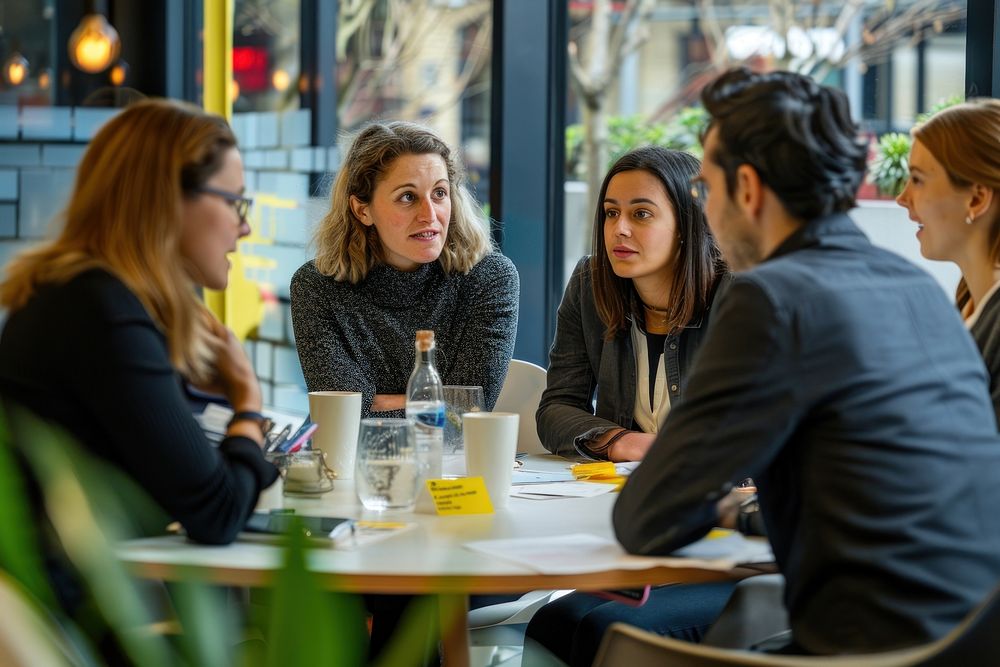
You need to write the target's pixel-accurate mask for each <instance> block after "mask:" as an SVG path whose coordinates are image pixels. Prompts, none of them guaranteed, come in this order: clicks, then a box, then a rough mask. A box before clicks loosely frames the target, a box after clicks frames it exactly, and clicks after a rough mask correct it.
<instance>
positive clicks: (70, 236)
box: [0, 100, 236, 381]
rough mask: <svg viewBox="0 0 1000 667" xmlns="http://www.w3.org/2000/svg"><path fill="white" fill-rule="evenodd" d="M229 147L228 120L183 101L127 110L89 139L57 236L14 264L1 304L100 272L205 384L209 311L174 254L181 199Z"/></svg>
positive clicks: (11, 305)
mask: <svg viewBox="0 0 1000 667" xmlns="http://www.w3.org/2000/svg"><path fill="white" fill-rule="evenodd" d="M235 146H236V138H235V137H234V136H233V133H232V131H231V130H230V129H229V126H228V125H227V124H226V121H225V120H223V119H222V118H220V117H219V116H215V115H212V114H208V113H206V112H204V111H202V110H201V109H199V108H198V107H195V106H192V105H190V104H186V103H182V102H176V101H170V100H146V101H141V102H137V103H135V104H133V105H132V106H130V107H129V108H128V109H126V110H125V111H122V112H121V113H120V114H118V115H117V116H115V117H114V118H113V119H111V120H110V121H108V123H107V124H106V125H105V126H104V127H103V128H102V129H101V130H100V131H99V132H98V133H97V136H95V137H94V139H93V141H91V143H90V146H88V148H87V151H86V153H85V154H84V156H83V160H82V161H81V162H80V165H79V167H78V169H77V175H76V182H75V184H74V188H73V193H72V196H71V197H70V201H69V205H68V206H67V208H66V210H65V212H64V213H63V215H62V217H63V218H64V225H63V228H62V231H61V232H60V233H59V235H58V236H57V237H56V238H55V239H54V240H52V241H49V242H47V243H45V244H43V245H41V246H39V247H36V248H32V249H30V250H28V251H26V252H24V253H22V254H21V255H19V256H18V257H17V258H15V259H14V260H13V261H12V262H11V264H10V265H9V267H8V269H7V276H6V279H5V280H4V282H3V283H2V284H0V305H2V306H4V307H6V308H8V309H10V310H17V309H19V308H21V307H23V306H24V305H25V304H26V303H27V302H28V300H29V299H30V298H31V296H32V295H33V294H34V293H35V292H36V291H37V289H38V288H39V287H40V286H43V285H47V284H60V283H64V282H66V281H68V280H70V279H71V278H73V277H74V276H76V275H78V274H79V273H81V272H83V271H85V270H87V269H91V268H102V269H105V270H107V271H109V272H111V273H112V274H114V275H115V276H117V277H118V278H119V279H120V280H121V281H122V282H124V283H125V284H126V285H127V286H128V288H129V289H130V290H131V291H132V292H133V293H134V294H135V295H136V297H137V298H138V299H139V300H140V301H141V302H142V304H143V306H144V307H145V308H146V310H147V311H148V313H149V315H150V317H152V318H153V320H154V321H155V322H156V323H157V325H158V326H159V327H160V328H161V329H162V330H163V332H164V333H165V335H166V338H167V346H168V349H169V352H170V360H171V362H172V363H173V365H174V367H175V368H177V370H178V371H180V372H181V373H182V374H184V375H185V376H187V377H188V378H190V379H192V380H194V381H201V380H206V379H209V374H210V361H211V353H210V352H209V348H208V345H207V340H208V338H207V337H208V322H207V318H210V317H211V315H210V314H209V312H208V310H207V309H206V308H205V306H204V305H203V304H202V303H201V302H200V301H199V300H198V297H197V295H196V293H195V285H194V283H193V282H192V279H191V278H190V274H189V273H188V271H187V270H186V268H185V265H184V262H183V261H182V260H181V258H180V251H179V245H180V242H179V237H180V229H181V225H180V221H181V215H182V200H183V198H184V197H185V196H190V195H192V194H193V193H194V191H195V190H196V189H197V188H198V187H200V186H202V185H204V184H205V182H206V181H207V180H208V179H209V178H210V177H211V176H212V175H213V174H215V173H216V172H217V171H218V170H219V169H220V168H221V166H222V163H223V159H224V157H225V153H226V152H227V151H228V150H229V149H230V148H233V147H235Z"/></svg>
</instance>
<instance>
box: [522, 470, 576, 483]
mask: <svg viewBox="0 0 1000 667" xmlns="http://www.w3.org/2000/svg"><path fill="white" fill-rule="evenodd" d="M575 479H576V478H575V477H573V473H571V472H569V471H566V472H551V471H545V470H515V471H514V472H513V473H512V474H511V476H510V483H511V484H512V485H514V486H519V485H521V484H550V483H552V482H573V481H575Z"/></svg>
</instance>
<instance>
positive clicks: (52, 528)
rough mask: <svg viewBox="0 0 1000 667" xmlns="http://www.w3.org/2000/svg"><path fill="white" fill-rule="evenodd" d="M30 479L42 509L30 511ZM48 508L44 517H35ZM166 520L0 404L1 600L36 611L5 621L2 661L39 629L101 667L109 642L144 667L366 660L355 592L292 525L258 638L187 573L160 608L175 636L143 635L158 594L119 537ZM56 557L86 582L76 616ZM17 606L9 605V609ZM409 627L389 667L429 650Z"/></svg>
mask: <svg viewBox="0 0 1000 667" xmlns="http://www.w3.org/2000/svg"><path fill="white" fill-rule="evenodd" d="M36 483H37V494H38V496H40V498H41V501H42V506H43V507H44V512H33V511H32V501H33V500H35V496H36V494H35V493H33V492H32V489H33V488H34V484H36ZM43 515H44V517H45V518H47V520H48V521H47V522H45V521H40V519H41V518H42V517H43ZM164 516H165V515H164V514H163V513H162V512H161V511H160V510H159V509H158V508H156V507H155V505H154V504H153V503H152V502H151V501H150V500H149V499H148V498H147V497H146V496H145V494H144V492H143V491H142V490H141V489H139V488H138V487H137V486H136V485H135V484H134V483H133V482H132V481H131V480H130V479H129V478H128V477H127V476H126V475H124V474H123V473H122V472H121V471H120V470H118V469H116V468H114V467H112V466H110V465H108V464H106V463H103V462H101V461H99V460H96V459H95V458H93V457H91V456H89V455H88V454H86V453H85V452H83V451H82V450H81V449H80V448H79V447H78V446H76V445H75V443H73V442H72V441H71V439H70V438H69V437H68V436H66V435H65V434H64V433H63V432H62V431H59V430H57V429H54V428H52V427H51V426H49V425H47V424H45V423H43V422H41V421H40V420H38V419H37V418H35V417H33V416H32V415H30V414H28V413H26V412H24V411H22V410H19V409H15V408H12V407H9V406H8V407H7V408H6V409H2V406H0V599H2V596H3V595H7V594H9V593H11V592H12V594H13V595H14V596H16V597H17V598H19V600H18V601H19V603H20V604H18V605H14V606H15V607H20V608H21V609H22V610H24V609H27V610H30V611H29V612H25V616H34V618H33V619H27V620H25V619H22V620H23V621H24V622H23V623H21V625H22V626H23V625H25V623H27V624H28V626H29V627H34V629H35V630H36V632H33V633H32V636H30V637H28V636H24V637H17V636H13V637H12V633H11V632H10V631H9V628H12V627H18V625H17V623H16V620H17V619H11V618H10V617H7V618H5V620H4V624H5V627H7V628H8V631H7V632H2V631H0V658H3V656H5V655H8V654H6V653H5V652H4V649H5V642H11V641H13V642H15V643H16V642H19V641H20V642H28V641H37V639H38V638H39V637H41V638H43V641H48V642H50V644H51V646H50V647H49V648H51V649H52V651H53V654H56V655H60V656H61V657H62V658H63V659H64V662H63V664H69V665H84V666H87V667H90V666H100V665H104V664H106V662H105V659H106V651H107V648H108V643H107V640H108V638H113V644H115V645H117V647H118V650H120V652H121V653H122V654H123V658H124V659H125V660H126V661H127V662H129V663H132V664H136V665H143V667H145V666H147V665H149V666H151V667H160V666H162V667H173V666H178V665H192V666H194V665H197V666H199V667H201V666H209V667H211V666H215V665H218V666H219V667H222V666H229V665H254V666H257V665H265V666H270V665H274V666H275V667H277V666H278V665H281V667H306V666H307V665H308V666H312V665H345V666H351V665H362V664H364V661H365V654H366V645H367V635H366V632H365V611H364V608H363V606H362V604H361V602H360V599H359V598H358V596H356V595H350V594H344V593H332V592H329V591H327V590H326V589H325V587H324V586H323V585H322V582H320V580H319V578H318V576H317V575H316V574H315V573H313V572H310V571H309V569H308V567H307V560H308V551H309V549H311V548H317V547H314V545H312V544H310V543H308V542H307V539H306V538H305V536H304V535H303V533H302V532H301V531H299V530H293V531H292V532H291V534H290V535H289V536H288V537H287V538H286V539H285V545H284V556H283V562H284V566H283V567H282V568H281V569H280V570H279V571H278V572H277V573H276V576H275V580H274V585H273V591H268V592H267V593H265V594H264V595H263V596H262V597H263V599H266V600H268V602H269V604H267V605H266V607H265V612H264V614H263V618H262V619H254V620H255V621H257V622H258V628H257V629H259V630H260V635H261V638H260V640H259V641H258V642H257V643H256V645H254V644H253V643H252V642H246V641H245V639H246V637H245V631H246V627H245V624H246V621H247V619H245V618H243V617H242V614H241V613H240V611H239V609H238V608H234V606H233V605H231V604H228V603H227V599H226V597H227V596H226V589H223V588H220V587H218V586H213V585H211V584H209V583H206V582H203V581H199V580H198V578H197V576H195V575H193V574H192V576H190V577H185V578H184V580H183V581H182V582H180V583H176V584H171V585H170V588H169V592H170V595H169V602H168V603H167V605H166V606H167V608H169V607H171V606H172V607H173V610H174V613H175V617H174V618H172V619H170V620H172V621H174V622H175V624H176V625H177V626H179V628H180V634H179V635H177V636H174V637H171V636H166V635H164V634H161V633H158V632H153V631H150V629H151V628H153V627H155V623H156V622H157V621H162V620H163V619H162V616H163V608H164V602H165V600H164V598H165V595H163V593H164V591H163V590H162V589H161V588H159V587H158V586H156V585H155V584H151V583H150V582H144V581H137V580H136V579H134V578H133V577H132V576H131V575H130V574H129V573H128V572H127V570H126V568H125V566H124V564H123V563H122V562H121V561H120V560H118V558H117V557H116V555H115V549H114V545H115V544H116V543H117V542H118V541H120V540H122V539H124V538H125V537H127V536H133V535H135V534H136V533H137V532H139V529H140V526H142V525H143V524H145V525H150V524H151V525H156V526H159V527H160V528H162V527H163V526H164V525H165V521H164ZM324 548H325V547H324ZM53 550H54V551H55V552H56V553H53ZM53 556H56V557H57V558H59V559H61V560H62V561H63V562H64V563H65V565H67V566H68V568H69V569H70V571H72V572H73V573H74V575H75V576H77V578H78V579H79V581H80V582H81V583H82V584H83V587H84V588H85V589H86V590H85V593H86V596H87V600H86V602H85V604H83V605H81V609H80V610H79V613H76V614H73V615H72V616H71V615H70V614H69V613H67V611H66V610H64V609H62V607H61V606H60V605H59V603H58V601H57V599H58V596H57V594H56V591H55V590H54V589H53V587H52V585H51V584H50V574H51V565H52V562H53V560H52V558H53ZM63 583H65V582H63ZM3 584H8V585H6V586H3ZM151 593H153V594H152V595H151ZM157 593H159V595H157ZM12 611H15V610H12V609H10V608H8V607H7V606H5V616H7V615H8V614H10V613H12ZM31 611H33V612H34V614H31V613H30V612H31ZM37 619H41V623H40V627H39V622H38V620H37ZM407 631H408V630H407V627H406V626H405V624H404V627H403V628H401V630H400V632H399V633H398V636H397V637H396V638H394V645H393V646H392V647H390V650H392V651H393V656H396V657H399V656H402V658H401V659H398V660H397V661H396V662H394V663H393V664H397V665H408V664H412V665H418V664H423V657H424V656H423V654H424V651H423V650H411V649H412V646H408V645H406V642H407ZM248 644H249V647H248ZM421 646H422V644H421ZM6 648H10V647H9V646H7V647H6ZM13 648H15V649H17V648H19V647H17V646H15V647H13ZM36 655H37V654H36ZM25 664H34V662H33V661H31V662H29V663H25ZM57 664H58V663H57Z"/></svg>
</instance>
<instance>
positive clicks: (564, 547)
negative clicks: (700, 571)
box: [465, 533, 773, 574]
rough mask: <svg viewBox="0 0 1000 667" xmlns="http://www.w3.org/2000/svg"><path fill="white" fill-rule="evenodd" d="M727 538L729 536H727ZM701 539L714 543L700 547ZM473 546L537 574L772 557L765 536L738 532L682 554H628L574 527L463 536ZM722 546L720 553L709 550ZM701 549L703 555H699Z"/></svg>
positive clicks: (717, 566) (724, 564)
mask: <svg viewBox="0 0 1000 667" xmlns="http://www.w3.org/2000/svg"><path fill="white" fill-rule="evenodd" d="M730 538H733V539H730ZM703 542H720V543H721V544H720V545H710V546H705V547H702V546H701V544H702V543H703ZM465 547H466V548H467V549H471V550H473V551H478V552H480V553H484V554H488V555H490V556H494V557H496V558H502V559H504V560H507V561H511V562H514V563H517V564H519V565H522V566H524V567H527V568H529V569H531V570H534V571H536V572H540V573H542V574H583V573H586V572H603V571H606V570H642V569H646V568H651V567H659V566H665V567H700V568H704V569H710V570H730V569H732V568H733V567H735V566H736V565H738V564H740V563H749V562H753V563H760V562H769V561H771V560H773V558H772V557H771V549H770V545H768V543H767V542H766V541H765V540H760V541H757V540H748V539H746V538H745V537H743V536H742V535H740V534H738V533H734V534H733V535H730V536H727V537H722V538H715V539H707V540H701V541H699V542H696V543H695V544H693V545H690V546H689V547H687V548H686V549H685V553H689V554H691V555H690V556H685V557H647V556H632V555H630V554H627V553H625V550H624V549H622V548H621V546H620V545H619V544H618V543H617V542H615V541H614V540H611V539H609V538H604V537H599V536H597V535H589V534H586V533H576V534H572V535H559V536H555V537H539V538H517V539H508V540H482V541H478V542H468V543H466V545H465ZM721 552H725V554H726V555H725V556H724V557H720V556H717V555H709V554H716V553H721ZM701 554H704V555H701Z"/></svg>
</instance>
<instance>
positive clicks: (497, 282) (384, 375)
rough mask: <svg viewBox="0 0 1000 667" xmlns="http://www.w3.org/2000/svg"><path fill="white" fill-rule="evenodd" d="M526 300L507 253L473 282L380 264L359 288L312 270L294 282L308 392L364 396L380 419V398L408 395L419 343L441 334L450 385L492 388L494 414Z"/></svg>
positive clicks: (439, 356)
mask: <svg viewBox="0 0 1000 667" xmlns="http://www.w3.org/2000/svg"><path fill="white" fill-rule="evenodd" d="M518 295H519V285H518V276H517V270H516V269H515V268H514V264H513V263H512V262H511V261H510V260H509V259H507V258H506V257H504V256H503V255H501V254H499V253H492V254H489V255H487V256H486V257H484V258H483V259H482V260H481V261H480V262H479V263H478V264H476V265H475V266H474V267H473V268H472V270H471V271H469V273H467V274H461V273H452V274H446V273H445V272H444V270H443V269H442V268H441V265H440V264H439V263H438V262H431V263H430V264H424V265H422V266H421V267H420V268H418V269H417V270H416V271H413V272H409V273H404V272H402V271H397V270H396V269H394V268H392V267H390V266H387V265H379V266H376V267H375V268H373V269H372V270H371V271H370V272H369V273H368V276H367V277H366V278H365V279H364V280H363V281H361V282H360V283H358V284H357V285H351V284H350V283H348V282H339V281H336V280H334V279H333V278H331V277H329V276H324V275H321V274H320V273H319V272H318V271H317V270H316V265H315V264H314V263H313V262H312V261H309V262H306V263H305V264H303V265H302V266H301V267H300V268H299V270H298V271H296V272H295V275H294V276H292V283H291V299H292V327H293V329H294V332H295V346H296V348H297V349H298V353H299V361H300V362H301V364H302V373H303V375H304V376H305V380H306V386H307V387H308V388H309V391H360V392H361V393H362V394H363V396H362V404H361V416H362V417H368V416H371V414H372V413H371V404H372V399H373V397H374V395H375V394H403V393H405V392H406V381H407V379H409V377H410V373H411V371H412V370H413V359H414V348H413V339H414V335H415V334H416V332H417V330H418V329H432V330H433V331H434V338H435V344H436V348H437V353H436V361H437V370H438V373H439V374H440V375H441V381H442V382H443V383H444V384H451V385H479V386H482V388H483V393H484V395H485V398H486V405H487V410H490V409H492V408H493V405H494V404H495V403H496V400H497V397H498V395H499V394H500V388H501V387H502V386H503V381H504V378H505V377H506V375H507V364H508V362H510V358H511V355H512V354H513V352H514V336H515V333H516V331H517V307H518ZM378 414H379V415H380V416H389V415H391V414H394V413H378ZM398 414H401V412H399V413H398Z"/></svg>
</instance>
